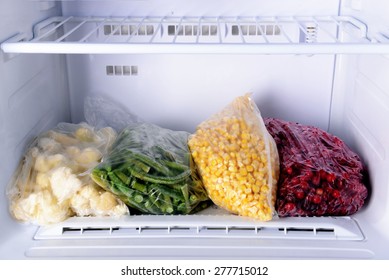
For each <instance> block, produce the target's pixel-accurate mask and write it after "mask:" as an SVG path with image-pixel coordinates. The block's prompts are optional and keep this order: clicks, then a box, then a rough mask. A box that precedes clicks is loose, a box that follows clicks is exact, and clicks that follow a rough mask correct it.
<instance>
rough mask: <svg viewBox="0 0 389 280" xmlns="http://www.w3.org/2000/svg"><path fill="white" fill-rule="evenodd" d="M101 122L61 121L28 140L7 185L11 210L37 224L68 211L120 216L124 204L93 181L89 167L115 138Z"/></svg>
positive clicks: (124, 210) (125, 210)
mask: <svg viewBox="0 0 389 280" xmlns="http://www.w3.org/2000/svg"><path fill="white" fill-rule="evenodd" d="M116 136H117V134H116V132H115V131H114V130H113V129H112V128H110V127H105V128H101V129H99V130H97V129H94V128H93V127H91V126H89V125H88V124H86V123H81V124H70V123H60V124H59V125H58V126H57V127H56V128H54V129H52V130H49V131H46V132H44V133H42V134H40V135H39V136H38V137H37V138H36V139H35V140H34V141H33V142H32V143H31V145H29V147H28V149H27V152H26V153H25V155H24V157H23V158H22V160H21V162H20V164H19V167H18V169H17V170H16V172H15V174H14V176H13V178H12V180H11V182H10V184H9V186H8V189H7V195H8V198H9V202H10V212H11V215H12V216H13V217H14V218H15V219H16V220H18V221H22V222H30V223H34V224H37V225H47V224H53V223H58V222H61V221H63V220H65V219H67V218H69V217H71V216H121V215H124V214H128V208H127V206H126V205H125V204H124V203H123V202H122V201H120V200H119V199H118V198H116V197H115V196H114V195H113V194H111V193H110V192H107V191H105V190H103V189H102V188H100V187H99V186H98V185H96V184H95V183H94V182H93V180H92V179H91V178H90V174H89V173H90V170H91V169H92V168H93V167H95V166H96V165H98V164H99V163H100V162H101V159H102V156H103V154H105V153H106V151H107V150H108V149H109V148H110V146H111V145H112V143H113V142H114V141H115V139H116Z"/></svg>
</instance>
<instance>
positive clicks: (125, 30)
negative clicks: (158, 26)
mask: <svg viewBox="0 0 389 280" xmlns="http://www.w3.org/2000/svg"><path fill="white" fill-rule="evenodd" d="M154 32H155V31H154V25H149V24H143V25H140V26H139V25H132V24H122V25H115V24H112V25H111V24H106V25H104V35H107V36H111V35H113V36H128V35H132V36H151V35H154Z"/></svg>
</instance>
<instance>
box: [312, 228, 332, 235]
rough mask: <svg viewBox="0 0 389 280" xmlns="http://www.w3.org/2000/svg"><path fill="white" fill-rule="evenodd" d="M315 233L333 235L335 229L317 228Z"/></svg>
mask: <svg viewBox="0 0 389 280" xmlns="http://www.w3.org/2000/svg"><path fill="white" fill-rule="evenodd" d="M316 235H319V236H335V229H333V228H317V229H316Z"/></svg>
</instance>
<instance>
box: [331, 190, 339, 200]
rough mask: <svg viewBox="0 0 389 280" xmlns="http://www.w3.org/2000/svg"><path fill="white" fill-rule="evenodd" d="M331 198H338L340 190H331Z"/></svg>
mask: <svg viewBox="0 0 389 280" xmlns="http://www.w3.org/2000/svg"><path fill="white" fill-rule="evenodd" d="M331 195H332V197H333V198H339V197H340V192H339V191H338V190H333V191H332V193H331Z"/></svg>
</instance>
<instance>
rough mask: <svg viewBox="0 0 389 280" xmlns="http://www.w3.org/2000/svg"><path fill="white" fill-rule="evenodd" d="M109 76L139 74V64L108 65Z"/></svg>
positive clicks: (107, 72)
mask: <svg viewBox="0 0 389 280" xmlns="http://www.w3.org/2000/svg"><path fill="white" fill-rule="evenodd" d="M105 68H106V75H107V76H137V75H138V66H134V65H132V66H122V65H107V66H106V67H105Z"/></svg>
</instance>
